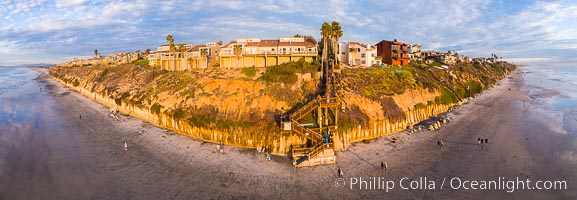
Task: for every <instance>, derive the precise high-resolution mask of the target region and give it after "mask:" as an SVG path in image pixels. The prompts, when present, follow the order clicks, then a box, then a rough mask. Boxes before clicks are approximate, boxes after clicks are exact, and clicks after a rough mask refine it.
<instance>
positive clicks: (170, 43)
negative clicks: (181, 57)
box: [166, 34, 176, 70]
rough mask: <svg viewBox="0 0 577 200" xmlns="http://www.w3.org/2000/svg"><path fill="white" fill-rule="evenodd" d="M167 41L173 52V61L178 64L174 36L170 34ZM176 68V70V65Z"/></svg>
mask: <svg viewBox="0 0 577 200" xmlns="http://www.w3.org/2000/svg"><path fill="white" fill-rule="evenodd" d="M166 43H168V47H169V48H170V52H171V53H172V57H173V63H174V64H176V58H175V56H176V55H175V52H176V47H175V46H174V37H172V35H170V34H168V35H167V36H166ZM174 69H175V70H176V65H174Z"/></svg>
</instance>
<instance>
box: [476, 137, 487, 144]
mask: <svg viewBox="0 0 577 200" xmlns="http://www.w3.org/2000/svg"><path fill="white" fill-rule="evenodd" d="M477 143H478V144H483V143H485V144H489V139H487V138H485V139H483V138H477Z"/></svg>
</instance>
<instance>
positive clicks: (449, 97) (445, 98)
mask: <svg viewBox="0 0 577 200" xmlns="http://www.w3.org/2000/svg"><path fill="white" fill-rule="evenodd" d="M435 101H436V103H442V104H445V105H448V104H451V103H456V102H459V98H458V97H457V96H456V95H455V94H454V93H453V92H452V91H451V90H449V89H447V88H445V87H443V88H441V96H439V97H437V98H435Z"/></svg>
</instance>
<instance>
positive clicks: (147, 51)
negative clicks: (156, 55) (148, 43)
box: [144, 49, 150, 58]
mask: <svg viewBox="0 0 577 200" xmlns="http://www.w3.org/2000/svg"><path fill="white" fill-rule="evenodd" d="M148 55H150V49H146V50H144V56H146V58H148Z"/></svg>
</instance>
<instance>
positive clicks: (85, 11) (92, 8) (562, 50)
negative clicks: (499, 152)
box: [0, 0, 577, 66]
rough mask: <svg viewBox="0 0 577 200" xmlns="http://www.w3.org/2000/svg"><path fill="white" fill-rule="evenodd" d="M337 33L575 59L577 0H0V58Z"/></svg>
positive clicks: (3, 62) (14, 60)
mask: <svg viewBox="0 0 577 200" xmlns="http://www.w3.org/2000/svg"><path fill="white" fill-rule="evenodd" d="M325 21H326V22H331V21H338V22H340V23H341V25H342V27H343V31H344V36H343V37H342V38H341V39H340V41H342V42H346V41H358V42H361V43H367V44H375V43H377V42H379V41H381V40H393V39H398V40H399V41H401V42H405V43H409V44H420V45H421V46H422V47H423V49H426V50H437V51H448V50H456V51H457V52H459V53H460V54H464V55H468V56H470V57H489V56H490V55H491V54H492V53H495V54H497V55H498V56H500V57H503V58H504V59H507V60H508V61H511V62H514V63H519V64H526V63H529V64H530V63H548V64H551V63H553V64H559V65H573V66H577V1H574V0H567V1H520V0H503V1H499V0H493V1H491V0H447V1H438V0H430V1H427V0H412V1H399V0H357V1H346V0H332V1H323V0H278V1H277V0H246V1H243V0H229V1H223V0H187V1H184V0H183V1H181V0H175V1H169V0H167V1H164V0H163V1H158V0H125V1H99V0H97V1H85V0H0V66H13V65H23V64H32V63H34V64H36V63H56V64H57V63H62V62H64V61H67V60H70V59H72V58H75V57H90V56H93V55H94V49H98V50H99V52H101V54H102V55H107V54H111V53H117V52H128V51H136V50H142V51H144V50H145V49H148V48H149V49H152V50H155V49H156V48H157V47H158V46H159V45H162V44H164V43H166V41H165V37H166V35H168V34H172V35H173V36H174V38H175V42H176V43H192V44H203V43H205V42H210V41H223V42H225V43H227V42H228V41H231V40H234V39H237V38H245V37H258V38H262V39H276V38H278V37H282V36H292V35H295V34H301V35H312V36H314V37H315V38H316V39H317V40H320V31H319V29H320V27H321V24H322V23H323V22H325Z"/></svg>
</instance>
